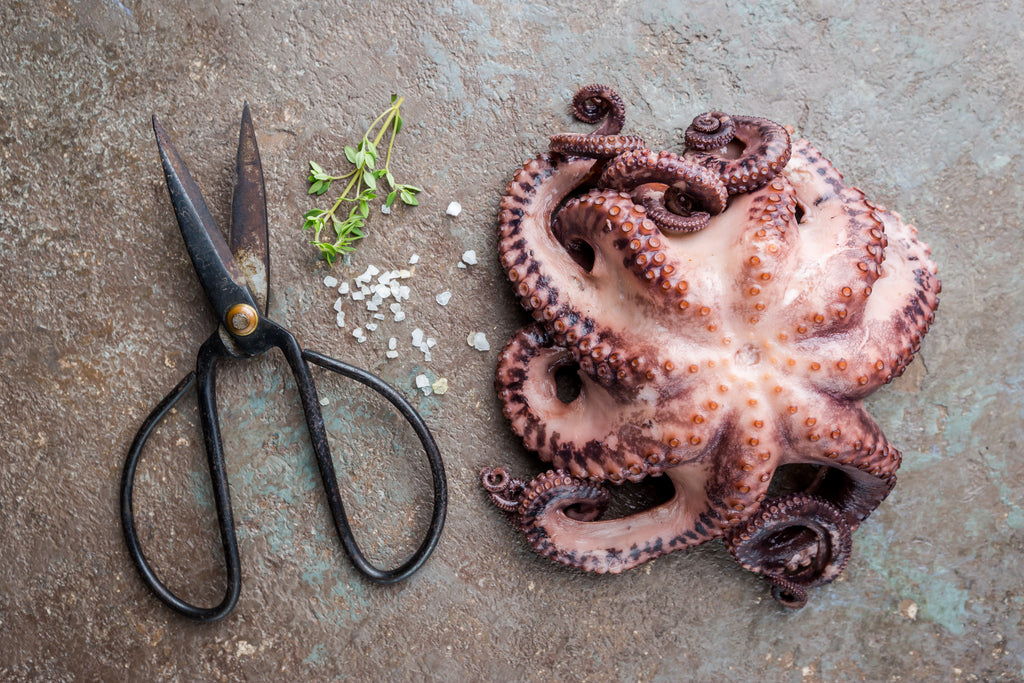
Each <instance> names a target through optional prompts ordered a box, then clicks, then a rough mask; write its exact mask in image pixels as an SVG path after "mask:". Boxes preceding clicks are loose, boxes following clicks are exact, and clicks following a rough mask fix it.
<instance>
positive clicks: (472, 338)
mask: <svg viewBox="0 0 1024 683" xmlns="http://www.w3.org/2000/svg"><path fill="white" fill-rule="evenodd" d="M466 343H467V344H469V345H470V346H472V347H473V348H474V349H476V350H477V351H490V349H491V345H490V343H488V341H487V336H486V335H485V334H484V333H483V332H470V333H469V337H468V338H467V339H466Z"/></svg>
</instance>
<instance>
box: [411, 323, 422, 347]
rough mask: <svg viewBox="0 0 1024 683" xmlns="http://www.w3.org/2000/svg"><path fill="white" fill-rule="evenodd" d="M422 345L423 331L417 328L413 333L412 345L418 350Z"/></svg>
mask: <svg viewBox="0 0 1024 683" xmlns="http://www.w3.org/2000/svg"><path fill="white" fill-rule="evenodd" d="M422 343H423V330H421V329H420V328H418V327H417V328H416V329H415V330H413V331H412V345H413V346H415V347H416V348H419V347H420V344H422Z"/></svg>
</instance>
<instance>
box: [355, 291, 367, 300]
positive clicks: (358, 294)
mask: <svg viewBox="0 0 1024 683" xmlns="http://www.w3.org/2000/svg"><path fill="white" fill-rule="evenodd" d="M365 298H366V295H365V294H363V293H362V292H352V301H362V300H363V299H365Z"/></svg>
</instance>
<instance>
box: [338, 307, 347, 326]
mask: <svg viewBox="0 0 1024 683" xmlns="http://www.w3.org/2000/svg"><path fill="white" fill-rule="evenodd" d="M338 327H345V311H338Z"/></svg>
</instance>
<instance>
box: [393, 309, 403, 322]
mask: <svg viewBox="0 0 1024 683" xmlns="http://www.w3.org/2000/svg"><path fill="white" fill-rule="evenodd" d="M403 320H405V311H399V312H398V313H395V322H396V323H400V322H402V321H403Z"/></svg>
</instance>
